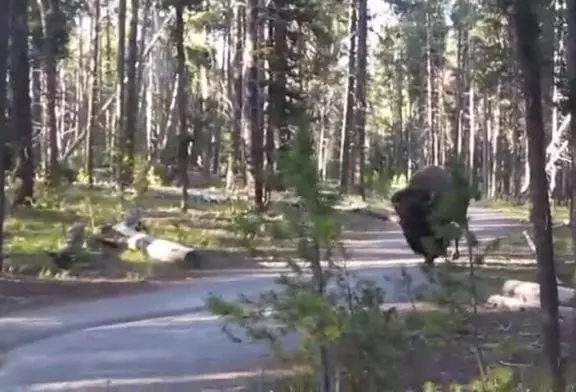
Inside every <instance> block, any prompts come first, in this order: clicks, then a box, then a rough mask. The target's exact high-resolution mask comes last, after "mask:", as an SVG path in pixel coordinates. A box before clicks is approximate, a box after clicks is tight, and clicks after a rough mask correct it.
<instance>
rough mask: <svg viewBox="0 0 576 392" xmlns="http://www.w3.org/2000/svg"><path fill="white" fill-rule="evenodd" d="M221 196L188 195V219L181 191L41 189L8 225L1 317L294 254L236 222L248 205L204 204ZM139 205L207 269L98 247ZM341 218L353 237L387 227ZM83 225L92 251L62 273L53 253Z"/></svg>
mask: <svg viewBox="0 0 576 392" xmlns="http://www.w3.org/2000/svg"><path fill="white" fill-rule="evenodd" d="M219 194H221V192H219V191H218V189H216V188H211V189H200V188H198V189H191V190H190V197H189V201H190V202H189V205H188V212H187V213H183V212H182V211H181V209H180V190H179V189H177V188H162V187H152V188H151V189H149V190H148V191H147V192H146V193H145V194H144V195H143V196H140V197H138V198H134V197H130V196H129V195H128V197H127V195H124V196H123V197H121V195H120V194H118V193H117V192H114V191H113V190H112V189H110V188H98V187H94V188H92V189H88V188H87V187H86V186H83V185H74V186H68V187H65V188H62V189H59V190H58V191H53V192H50V193H48V192H46V193H43V192H42V189H39V192H38V196H37V203H36V205H35V206H33V207H29V208H17V209H15V210H13V211H10V213H9V215H8V217H7V220H6V225H5V232H6V234H5V235H6V245H5V249H6V257H5V260H4V265H3V272H2V274H1V275H0V314H7V313H10V312H12V311H15V310H21V309H23V308H31V307H38V306H44V305H47V304H54V303H61V302H68V301H78V300H84V299H92V298H98V297H109V296H118V295H123V294H127V293H134V292H138V291H144V290H155V289H158V288H160V287H166V286H167V285H174V284H181V283H183V282H186V281H189V280H191V279H195V278H197V277H199V276H206V275H208V274H217V273H221V272H223V271H228V272H230V271H232V270H246V269H255V268H264V267H263V266H262V265H261V264H259V262H260V261H270V257H264V256H265V254H266V253H268V251H272V250H273V251H274V254H276V255H287V254H293V253H294V252H295V250H294V248H293V244H292V243H291V241H289V240H288V239H286V238H282V236H281V235H277V234H276V235H275V234H274V233H268V232H266V231H265V230H264V231H263V230H262V229H261V227H258V225H256V226H254V224H252V223H251V222H250V220H244V221H243V220H242V218H240V219H239V217H240V216H241V215H240V214H239V212H241V211H242V210H243V209H244V208H245V203H243V202H241V201H240V202H226V203H211V202H209V201H210V200H207V199H206V198H205V197H203V196H205V195H214V196H215V197H218V195H219ZM136 205H137V206H138V207H139V208H141V210H142V212H143V223H144V224H145V225H146V227H147V229H148V231H149V233H150V234H151V235H153V236H154V237H157V238H161V239H165V240H171V241H175V242H179V243H182V244H184V245H187V246H190V247H192V248H194V250H195V254H196V259H197V260H199V261H200V263H201V265H202V267H201V268H200V269H198V268H194V267H187V266H181V265H171V264H167V263H154V262H151V261H149V260H147V258H146V257H145V256H144V255H143V254H142V253H141V252H139V251H132V250H129V249H113V248H110V247H106V246H102V245H101V244H98V243H97V241H95V240H94V239H95V238H98V237H99V234H100V230H101V228H102V227H103V226H105V225H112V224H114V223H117V222H118V221H119V220H120V219H121V216H122V213H123V212H125V211H126V210H128V209H131V208H133V207H135V206H136ZM286 206H288V204H285V203H280V202H279V203H275V204H273V205H272V207H271V212H272V215H273V214H280V213H285V212H286ZM340 215H341V218H342V221H343V222H346V228H347V229H349V230H363V229H366V230H369V229H370V228H373V229H376V228H377V227H382V223H381V222H379V221H377V220H375V219H370V218H366V217H364V216H361V215H358V214H353V213H348V212H341V213H340ZM367 220H368V221H369V224H368V225H367ZM78 221H80V222H83V223H84V224H86V248H87V249H86V250H87V252H86V254H85V255H83V259H82V262H81V263H79V264H78V265H74V266H73V267H72V268H71V269H70V270H59V269H58V268H57V267H56V266H55V265H54V263H53V261H52V258H51V256H50V255H49V254H48V252H49V251H56V250H57V249H58V248H59V247H60V246H61V245H62V244H63V242H64V239H65V233H66V230H67V228H68V227H69V226H70V225H71V224H73V223H74V222H78ZM250 230H256V231H260V232H259V233H257V235H256V236H255V238H253V239H251V240H246V238H245V236H243V235H242V233H243V232H247V231H250ZM249 249H258V250H260V251H262V250H264V252H263V253H256V252H255V251H251V250H249ZM266 259H268V260H266Z"/></svg>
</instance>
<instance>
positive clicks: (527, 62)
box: [512, 1, 565, 392]
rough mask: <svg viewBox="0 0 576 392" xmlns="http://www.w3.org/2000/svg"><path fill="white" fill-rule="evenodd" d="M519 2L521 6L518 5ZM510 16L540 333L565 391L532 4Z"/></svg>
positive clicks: (556, 385)
mask: <svg viewBox="0 0 576 392" xmlns="http://www.w3.org/2000/svg"><path fill="white" fill-rule="evenodd" d="M518 3H521V4H518ZM512 13H513V15H512V16H513V21H514V28H515V31H516V37H517V47H518V56H519V59H520V64H521V66H522V68H523V76H524V95H525V97H526V134H527V137H528V146H529V148H528V159H529V161H530V196H531V200H532V211H531V219H532V225H533V227H534V238H535V244H536V259H537V262H538V281H539V283H540V306H541V308H542V332H543V336H544V353H545V355H546V358H547V360H548V366H549V371H550V376H551V378H552V386H551V387H552V390H553V391H554V392H564V391H565V380H564V374H563V366H562V358H561V349H560V330H559V325H558V287H557V284H556V271H555V266H554V246H553V242H552V227H551V222H552V217H551V215H550V204H549V200H548V186H547V185H548V181H547V179H546V171H545V165H546V151H545V148H546V143H545V139H546V135H545V130H544V123H543V113H542V85H541V83H542V80H541V72H542V71H541V62H540V61H541V56H540V50H539V47H538V46H539V28H538V21H537V18H536V15H535V13H534V4H532V3H531V2H529V1H522V2H517V3H516V4H515V7H514V9H513V10H512Z"/></svg>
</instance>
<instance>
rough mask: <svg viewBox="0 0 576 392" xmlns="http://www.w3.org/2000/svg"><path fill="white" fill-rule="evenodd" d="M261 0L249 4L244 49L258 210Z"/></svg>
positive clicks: (247, 131) (247, 137)
mask: <svg viewBox="0 0 576 392" xmlns="http://www.w3.org/2000/svg"><path fill="white" fill-rule="evenodd" d="M258 8H259V7H258V0H248V2H247V4H246V46H245V48H244V72H243V79H244V86H245V87H244V92H245V100H244V105H243V116H242V117H243V123H244V125H243V128H244V129H243V135H244V143H245V145H246V150H245V151H246V153H245V154H246V158H247V160H246V163H247V165H246V168H247V173H248V175H249V178H248V186H249V187H250V188H251V192H250V193H251V199H252V202H253V204H254V207H255V208H256V209H257V210H261V209H263V207H264V205H263V202H264V199H263V196H264V194H263V183H262V169H263V167H262V166H263V165H262V164H263V146H262V143H263V140H262V139H263V134H262V124H260V121H259V110H258V109H259V100H260V98H259V97H260V94H259V86H258V61H259V60H258V56H259V55H258V13H259V12H258Z"/></svg>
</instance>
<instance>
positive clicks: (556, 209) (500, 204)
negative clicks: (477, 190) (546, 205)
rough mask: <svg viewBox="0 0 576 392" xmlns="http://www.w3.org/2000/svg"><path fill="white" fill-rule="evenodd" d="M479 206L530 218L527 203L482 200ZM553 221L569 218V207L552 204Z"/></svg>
mask: <svg viewBox="0 0 576 392" xmlns="http://www.w3.org/2000/svg"><path fill="white" fill-rule="evenodd" d="M476 205H478V206H484V207H489V208H494V209H497V210H499V211H501V212H502V213H505V214H507V215H510V216H513V217H517V218H518V219H522V220H526V221H528V220H529V215H530V206H529V205H528V204H527V203H512V202H509V201H505V200H500V199H495V200H486V199H485V200H480V201H478V202H476ZM551 213H552V220H553V222H562V221H565V220H568V218H569V211H568V208H567V207H562V206H552V207H551Z"/></svg>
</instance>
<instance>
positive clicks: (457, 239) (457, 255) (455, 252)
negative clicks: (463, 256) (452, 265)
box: [452, 227, 462, 260]
mask: <svg viewBox="0 0 576 392" xmlns="http://www.w3.org/2000/svg"><path fill="white" fill-rule="evenodd" d="M455 234H456V235H455V236H454V250H453V251H452V260H458V259H459V258H460V248H459V246H458V245H459V244H460V238H461V237H462V230H460V227H458V228H457V232H456V233H455Z"/></svg>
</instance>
